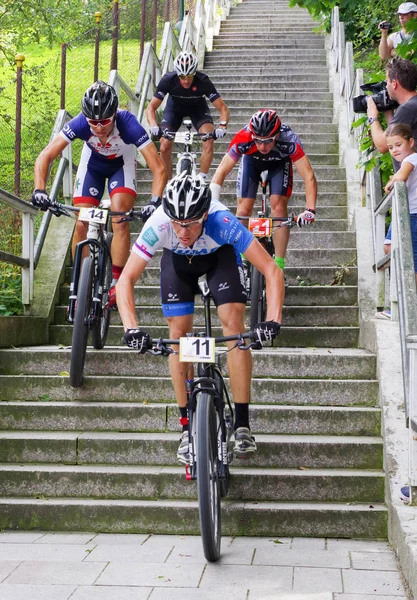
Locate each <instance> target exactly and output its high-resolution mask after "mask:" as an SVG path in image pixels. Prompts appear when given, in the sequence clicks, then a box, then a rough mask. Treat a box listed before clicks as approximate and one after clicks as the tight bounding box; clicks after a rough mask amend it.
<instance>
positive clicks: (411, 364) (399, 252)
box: [331, 6, 417, 496]
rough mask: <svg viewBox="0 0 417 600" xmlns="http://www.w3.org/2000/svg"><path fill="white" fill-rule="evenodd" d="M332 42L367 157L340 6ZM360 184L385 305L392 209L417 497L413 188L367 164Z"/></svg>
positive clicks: (396, 312)
mask: <svg viewBox="0 0 417 600" xmlns="http://www.w3.org/2000/svg"><path fill="white" fill-rule="evenodd" d="M331 42H332V46H331V47H332V53H333V60H334V64H335V68H336V71H337V72H338V73H339V75H340V96H341V97H343V99H344V102H345V108H346V114H347V124H348V132H347V134H348V139H349V140H350V141H351V144H352V146H356V147H357V150H358V152H359V156H361V155H362V153H361V152H360V149H359V144H358V138H360V136H361V135H362V133H363V127H356V128H353V127H352V124H353V123H354V122H355V121H356V120H358V119H359V118H360V116H358V115H356V114H355V113H354V112H353V110H352V97H353V96H355V95H359V94H360V93H361V90H360V85H362V83H363V71H362V69H357V70H356V71H355V69H354V64H353V48H352V44H351V43H350V42H347V43H345V39H344V24H343V23H341V22H340V21H339V8H338V7H337V6H336V7H335V8H334V9H333V12H332V30H331ZM362 156H363V155H362ZM358 183H359V185H360V186H361V187H362V189H363V190H364V196H365V198H366V206H367V207H368V208H369V209H370V211H371V215H372V237H373V246H374V260H375V273H376V306H378V307H379V306H384V300H385V295H386V290H385V279H386V277H385V273H384V272H383V271H381V270H379V269H378V266H379V265H382V264H383V263H385V265H386V259H385V254H384V251H383V244H384V239H385V217H386V214H387V211H388V210H389V209H390V208H392V221H391V223H392V237H391V257H390V258H391V261H390V267H391V268H390V271H391V277H390V287H389V296H390V303H391V317H392V319H393V320H394V321H397V320H398V324H399V332H400V343H401V356H402V366H403V369H402V375H403V386H404V398H405V417H406V424H407V427H408V429H409V482H410V486H411V492H412V496H415V495H417V435H416V434H417V302H416V298H417V288H416V279H415V273H414V258H413V248H412V241H411V228H410V213H409V205H408V193H407V187H406V185H405V183H404V182H396V183H395V184H394V186H393V189H392V191H391V193H390V194H389V195H387V196H386V197H384V196H383V190H382V183H381V177H380V172H379V170H378V169H372V171H368V172H367V171H366V170H365V169H364V167H363V166H362V167H361V168H360V169H359V170H358Z"/></svg>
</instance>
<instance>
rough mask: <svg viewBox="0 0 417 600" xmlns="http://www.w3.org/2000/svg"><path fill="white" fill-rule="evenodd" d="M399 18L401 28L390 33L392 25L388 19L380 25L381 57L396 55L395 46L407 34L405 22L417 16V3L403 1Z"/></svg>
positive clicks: (398, 12)
mask: <svg viewBox="0 0 417 600" xmlns="http://www.w3.org/2000/svg"><path fill="white" fill-rule="evenodd" d="M397 14H398V18H399V20H400V24H401V29H400V31H396V32H394V33H391V34H390V35H388V31H389V30H390V28H391V26H390V24H389V23H387V21H382V22H381V23H380V24H379V25H378V29H379V30H380V32H381V41H380V42H379V58H381V59H382V60H385V59H387V58H390V57H391V56H394V54H395V48H396V47H397V46H398V44H400V43H401V42H402V41H403V40H404V39H405V38H406V36H407V31H406V29H405V23H407V21H409V20H410V19H415V18H416V17H417V4H415V3H414V2H403V4H400V6H399V7H398V11H397Z"/></svg>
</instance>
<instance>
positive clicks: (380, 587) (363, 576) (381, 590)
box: [335, 569, 404, 596]
mask: <svg viewBox="0 0 417 600" xmlns="http://www.w3.org/2000/svg"><path fill="white" fill-rule="evenodd" d="M342 577H343V588H344V590H343V591H344V592H346V593H351V594H353V593H354V594H360V593H363V594H375V595H377V596H378V595H379V594H382V595H383V594H385V595H388V596H389V595H390V594H391V596H402V595H404V587H403V583H402V580H401V575H400V573H399V572H398V571H397V572H392V571H364V570H350V571H346V570H345V569H343V571H342ZM335 591H340V590H335Z"/></svg>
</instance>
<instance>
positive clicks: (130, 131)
mask: <svg viewBox="0 0 417 600" xmlns="http://www.w3.org/2000/svg"><path fill="white" fill-rule="evenodd" d="M81 106H82V112H80V113H79V114H78V115H77V116H76V117H74V118H73V119H71V120H70V121H69V122H68V123H66V124H65V126H64V127H63V129H62V131H61V132H60V133H59V134H58V135H57V136H56V137H55V138H54V139H53V140H52V141H51V142H50V143H49V144H48V145H47V146H46V148H44V150H42V152H41V153H40V154H39V156H38V158H37V159H36V162H35V191H34V193H33V194H32V198H31V202H32V204H34V206H37V207H38V208H41V210H47V209H48V206H49V205H50V199H49V197H48V194H47V193H46V191H45V187H46V181H47V178H48V170H49V166H50V164H51V163H52V161H53V160H54V159H55V158H57V156H58V155H59V154H61V152H62V151H63V150H64V149H65V148H66V147H67V146H68V144H70V143H71V142H73V141H74V140H75V139H81V140H83V141H84V146H83V150H82V154H81V158H80V164H79V166H78V170H77V175H76V177H75V183H74V205H76V206H79V207H83V206H87V207H90V206H98V205H99V203H100V200H101V198H102V196H103V194H104V190H105V184H106V180H107V185H108V191H109V195H110V199H111V208H112V210H115V211H126V212H127V211H128V210H130V209H131V208H132V207H133V203H134V201H135V200H136V152H137V149H138V150H140V152H141V154H142V156H143V157H144V159H145V161H146V164H147V165H148V167H149V168H150V170H151V171H152V174H153V182H152V198H151V200H150V203H149V204H148V205H147V206H145V207H144V208H143V212H144V214H145V216H150V214H151V213H152V212H153V210H155V208H156V207H157V206H159V204H160V203H161V196H162V192H163V190H164V187H165V183H166V181H167V176H166V171H165V167H164V164H163V162H162V160H161V158H160V157H159V156H158V152H157V150H156V147H155V144H153V143H152V141H151V140H150V138H149V136H148V134H147V133H146V131H145V129H144V128H143V127H142V125H141V124H140V123H139V122H138V120H137V119H136V117H134V115H132V113H130V112H129V111H127V110H118V108H117V107H118V98H117V95H116V91H115V90H114V88H113V87H112V86H110V85H107V84H106V83H104V82H103V81H96V82H95V83H94V84H93V85H92V86H91V87H89V88H88V89H87V91H86V92H85V94H84V96H83V99H82V102H81ZM117 220H118V219H117V218H116V219H115V220H114V222H113V232H114V237H113V241H112V247H111V255H112V262H113V267H112V268H113V282H112V286H111V289H110V305H111V306H114V305H115V303H116V295H115V284H116V282H117V280H118V278H119V277H120V273H121V272H122V270H123V267H124V265H125V264H126V261H127V258H128V256H129V249H130V234H129V223H127V222H124V223H118V222H117ZM86 233H87V228H86V224H85V223H84V222H82V221H77V224H76V226H75V230H74V237H73V242H72V248H73V252H74V250H75V246H76V245H77V243H78V242H80V241H82V240H84V239H85V237H86Z"/></svg>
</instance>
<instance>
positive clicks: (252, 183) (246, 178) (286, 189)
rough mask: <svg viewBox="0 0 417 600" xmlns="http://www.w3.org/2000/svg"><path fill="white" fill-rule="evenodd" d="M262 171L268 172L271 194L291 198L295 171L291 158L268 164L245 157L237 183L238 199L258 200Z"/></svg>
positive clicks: (243, 157)
mask: <svg viewBox="0 0 417 600" xmlns="http://www.w3.org/2000/svg"><path fill="white" fill-rule="evenodd" d="M262 171H268V183H269V193H270V194H277V195H278V196H285V197H286V198H289V197H290V196H291V194H292V186H293V170H292V162H291V160H290V159H289V158H286V159H283V160H279V161H273V162H272V161H271V163H269V164H268V163H267V162H266V161H263V160H257V159H256V158H252V157H251V156H247V155H244V156H242V160H241V163H240V166H239V172H238V175H237V181H236V194H237V197H238V198H252V199H253V200H255V199H256V194H257V191H258V185H259V182H260V181H261V173H262Z"/></svg>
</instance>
